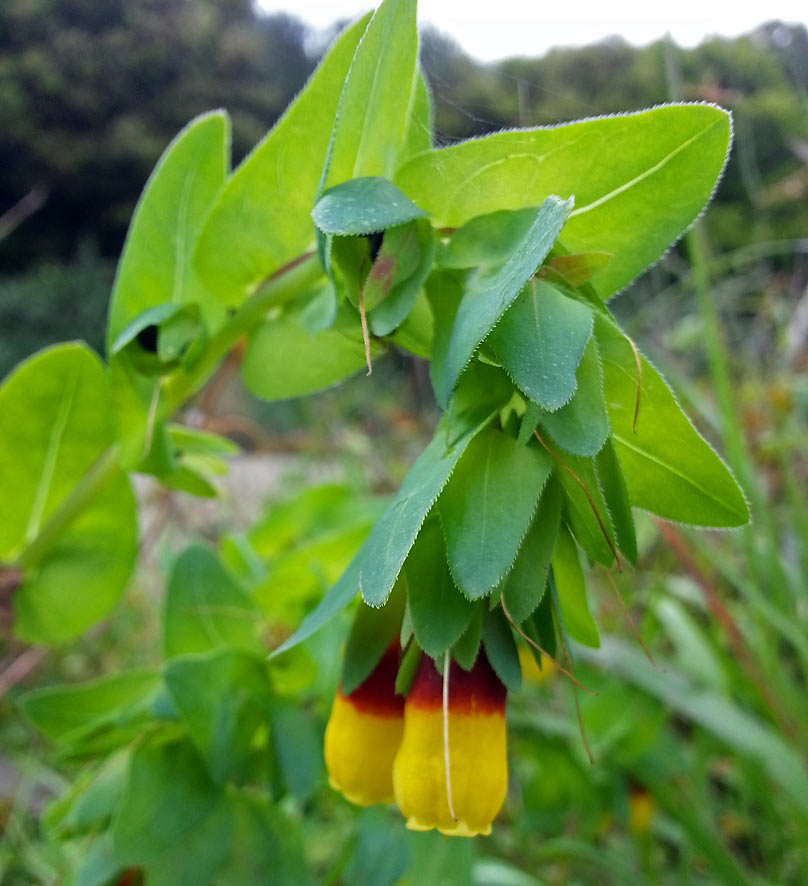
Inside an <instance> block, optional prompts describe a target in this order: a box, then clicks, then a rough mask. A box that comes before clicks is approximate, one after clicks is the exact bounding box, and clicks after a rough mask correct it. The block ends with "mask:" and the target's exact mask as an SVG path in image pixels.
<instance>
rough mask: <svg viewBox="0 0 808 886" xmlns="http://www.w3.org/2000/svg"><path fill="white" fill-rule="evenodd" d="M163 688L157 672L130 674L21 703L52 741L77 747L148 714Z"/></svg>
mask: <svg viewBox="0 0 808 886" xmlns="http://www.w3.org/2000/svg"><path fill="white" fill-rule="evenodd" d="M159 684H160V675H159V673H157V672H156V671H147V670H139V671H127V672H125V673H121V674H115V675H113V676H108V677H101V678H99V679H97V680H90V681H88V682H86V683H79V684H77V685H71V686H48V687H45V688H42V689H34V690H33V691H31V692H28V693H26V694H25V695H23V697H22V698H21V699H20V706H21V708H22V711H23V713H24V714H25V716H26V717H27V718H28V719H29V720H30V721H31V722H32V723H33V724H34V725H35V726H36V727H37V729H39V730H41V731H42V732H43V733H44V734H45V735H47V736H48V738H51V739H53V740H54V741H58V742H59V743H61V744H64V745H76V744H78V743H80V742H81V741H83V740H84V739H86V738H87V737H88V736H91V735H93V734H95V733H98V732H100V731H102V730H105V729H108V728H111V727H114V726H116V725H119V724H122V723H124V722H125V721H126V720H129V719H133V718H135V717H136V716H137V715H138V714H139V713H144V712H145V713H148V709H149V704H150V702H151V700H152V699H153V698H154V695H155V692H156V691H157V688H158V686H159Z"/></svg>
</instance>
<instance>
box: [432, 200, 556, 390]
mask: <svg viewBox="0 0 808 886" xmlns="http://www.w3.org/2000/svg"><path fill="white" fill-rule="evenodd" d="M571 209H572V202H571V201H566V202H565V201H562V200H559V199H558V198H557V197H548V198H547V199H546V200H545V201H544V203H543V204H542V206H541V208H540V209H539V211H538V213H537V214H536V216H535V218H534V221H533V224H532V225H531V226H530V227H529V228H528V230H527V232H526V233H525V234H524V236H523V237H522V238H521V239H520V240H518V241H516V242H514V243H513V246H512V249H511V252H510V253H509V254H508V257H507V259H506V260H505V261H504V262H503V263H502V264H500V265H494V266H491V267H490V268H486V269H485V270H481V271H477V272H476V273H475V274H473V275H472V276H471V277H470V278H469V281H468V284H467V286H466V291H465V294H464V295H463V298H462V299H461V301H460V304H459V306H458V308H457V314H456V315H455V319H454V325H453V327H452V331H451V334H450V336H449V342H448V347H447V350H446V357H445V360H444V362H443V363H442V365H440V366H439V367H438V369H437V372H436V375H435V382H436V384H435V393H436V396H437V398H438V402H439V403H440V404H441V405H442V406H444V407H445V406H446V404H447V403H448V401H449V395H450V394H451V392H452V390H453V388H454V387H455V385H456V384H457V379H458V378H459V376H460V373H461V372H462V371H463V369H464V368H465V367H466V364H467V363H468V362H469V360H470V359H471V357H472V355H473V354H474V351H475V350H476V349H477V347H478V345H479V344H480V342H481V341H482V340H483V339H484V338H485V337H486V336H487V335H488V333H489V332H490V331H491V329H492V328H493V327H494V326H495V325H496V323H497V322H498V321H499V319H500V317H502V315H503V314H504V313H505V311H507V309H508V308H509V307H510V306H511V304H512V303H513V300H514V299H515V298H516V296H517V295H518V294H519V292H520V291H521V289H522V287H523V286H524V285H525V284H526V283H527V282H528V280H529V279H530V278H531V277H532V276H533V274H534V273H535V272H536V268H538V266H539V265H540V264H541V262H542V260H543V259H544V257H545V256H546V255H547V253H548V252H549V251H550V247H551V246H552V245H553V243H554V242H555V239H556V237H558V235H559V233H560V231H561V228H562V227H563V226H564V222H565V221H566V220H567V217H568V216H569V213H570V210H571Z"/></svg>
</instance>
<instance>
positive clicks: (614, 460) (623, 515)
mask: <svg viewBox="0 0 808 886" xmlns="http://www.w3.org/2000/svg"><path fill="white" fill-rule="evenodd" d="M595 471H596V473H597V476H598V478H599V479H600V485H601V488H602V490H603V498H604V500H605V502H606V506H607V507H608V509H609V516H610V517H611V523H612V527H613V528H614V535H615V541H616V542H617V547H618V548H620V550H621V551H622V552H623V553H624V554H625V555H626V556H627V557H628V559H629V561H630V562H631V563H633V564H634V565H635V566H636V565H637V536H636V534H635V531H634V517H633V516H632V514H631V499H630V498H629V495H628V487H627V486H626V478H625V477H624V476H623V469H622V467H621V465H620V459H619V458H618V457H617V449H616V448H615V444H614V439H613V438H612V436H611V435H610V436H609V437H608V438H607V439H606V443H605V445H604V447H603V449H601V450H600V452H599V453H598V454H597V457H596V458H595Z"/></svg>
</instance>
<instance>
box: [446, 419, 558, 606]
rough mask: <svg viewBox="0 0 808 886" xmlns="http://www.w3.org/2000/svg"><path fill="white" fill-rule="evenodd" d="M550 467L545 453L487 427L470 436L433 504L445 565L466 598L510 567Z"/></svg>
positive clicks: (484, 588) (481, 590)
mask: <svg viewBox="0 0 808 886" xmlns="http://www.w3.org/2000/svg"><path fill="white" fill-rule="evenodd" d="M552 469H553V464H552V461H551V459H550V457H549V455H547V453H546V452H544V450H542V449H538V448H537V447H534V446H519V445H518V444H517V442H516V441H515V440H513V439H511V438H510V437H508V436H506V435H505V434H503V433H502V432H501V431H497V430H496V429H495V428H488V429H487V430H485V431H484V432H483V433H481V434H480V435H479V436H478V437H477V438H476V439H475V440H473V441H472V442H471V443H470V444H469V446H468V449H467V450H466V452H465V454H464V456H463V458H462V459H461V460H460V463H459V464H458V466H457V468H456V469H455V472H454V474H453V475H452V478H451V480H449V483H448V484H447V486H446V489H445V490H444V492H443V494H442V495H441V497H440V500H439V502H438V508H439V510H440V515H441V521H442V523H443V528H444V532H445V534H446V550H447V554H448V558H449V567H450V569H451V571H452V575H453V576H454V579H455V581H456V582H457V584H458V586H459V587H460V588H461V589H462V591H463V592H464V593H465V594H466V595H467V596H468V597H470V598H471V599H477V598H479V597H482V596H483V595H484V594H486V593H488V591H490V590H491V588H493V587H494V586H495V585H496V584H498V583H499V582H500V581H501V580H502V577H503V576H504V575H505V573H506V572H507V571H508V570H509V569H510V567H511V566H512V565H513V562H514V560H515V559H516V555H517V552H518V551H519V547H520V545H521V543H522V540H523V539H524V537H525V533H526V532H527V529H528V526H529V525H530V521H531V519H532V517H533V514H534V512H535V510H536V503H537V501H538V499H539V496H540V494H541V490H542V487H543V486H544V483H545V481H546V480H547V478H548V476H549V475H550V473H551V471H552Z"/></svg>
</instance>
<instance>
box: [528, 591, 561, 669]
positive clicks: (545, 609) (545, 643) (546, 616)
mask: <svg viewBox="0 0 808 886" xmlns="http://www.w3.org/2000/svg"><path fill="white" fill-rule="evenodd" d="M522 628H523V630H524V632H525V633H526V634H527V635H528V636H529V637H530V639H531V640H533V642H534V643H538V645H539V646H541V648H542V649H543V650H544V651H545V652H546V653H547V654H548V655H550V656H555V654H556V645H557V644H556V629H555V622H554V621H553V594H551V593H549V592H548V593H545V594H544V596H543V597H542V598H541V602H540V603H539V605H538V607H537V608H536V611H535V612H534V613H533V617H532V618H529V619H527V620H526V621H525V622H524V624H523V626H522ZM530 651H531V652H532V653H533V658H535V659H536V663H537V664H538V666H539V667H540V668H542V667H544V664H545V663H546V662H545V661H543V656H542V653H541V652H539V650H538V649H536V648H535V647H533V646H531V647H530Z"/></svg>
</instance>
